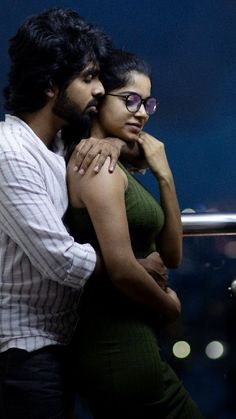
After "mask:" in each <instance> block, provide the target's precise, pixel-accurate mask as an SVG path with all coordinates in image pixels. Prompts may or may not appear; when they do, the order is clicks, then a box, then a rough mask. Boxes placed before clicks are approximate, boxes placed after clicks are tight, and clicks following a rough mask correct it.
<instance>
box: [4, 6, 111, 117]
mask: <svg viewBox="0 0 236 419" xmlns="http://www.w3.org/2000/svg"><path fill="white" fill-rule="evenodd" d="M110 49H111V41H110V39H109V38H108V36H107V35H106V34H105V33H104V32H102V31H100V30H99V29H97V28H95V27H93V26H92V25H90V24H88V23H86V22H85V21H84V20H83V18H81V16H80V15H79V14H78V13H77V12H76V11H74V10H71V9H61V8H52V9H49V10H47V11H45V12H43V13H41V14H39V15H37V16H32V17H29V18H28V19H27V20H26V21H25V23H23V25H22V26H21V27H20V28H19V30H18V31H17V33H16V35H15V36H14V37H13V38H12V39H11V40H10V47H9V55H10V59H11V68H10V73H9V78H8V86H7V87H6V88H5V90H4V94H5V107H6V109H7V110H8V111H10V112H12V113H13V114H15V115H17V114H21V113H22V112H34V111H36V110H38V109H40V108H42V107H43V106H44V105H45V103H46V100H47V97H46V94H45V90H46V89H47V88H49V87H51V86H52V85H53V84H54V85H56V86H57V87H59V88H60V89H63V88H66V86H67V85H68V83H69V82H70V81H71V80H72V79H73V78H74V77H76V76H77V75H78V74H79V73H80V72H81V71H82V70H83V69H84V68H85V67H86V65H87V64H88V63H89V62H92V63H94V64H95V65H96V64H99V65H100V64H101V63H102V61H103V59H105V58H106V56H107V54H108V52H110Z"/></svg>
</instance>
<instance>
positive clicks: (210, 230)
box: [181, 213, 236, 237]
mask: <svg viewBox="0 0 236 419" xmlns="http://www.w3.org/2000/svg"><path fill="white" fill-rule="evenodd" d="M181 220H182V225H183V235H184V237H185V236H219V235H236V213H200V214H197V213H183V214H181Z"/></svg>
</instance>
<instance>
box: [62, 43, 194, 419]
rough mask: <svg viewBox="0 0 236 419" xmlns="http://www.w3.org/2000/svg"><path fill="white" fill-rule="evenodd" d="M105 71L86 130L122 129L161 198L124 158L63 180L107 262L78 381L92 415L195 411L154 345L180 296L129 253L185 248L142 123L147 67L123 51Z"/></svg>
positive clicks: (92, 290) (90, 306)
mask: <svg viewBox="0 0 236 419" xmlns="http://www.w3.org/2000/svg"><path fill="white" fill-rule="evenodd" d="M102 74H103V76H102V78H101V81H102V83H103V85H104V87H105V91H106V96H105V98H104V99H103V101H102V103H101V106H100V110H99V114H98V115H97V117H96V120H95V121H94V123H93V126H92V131H91V135H92V136H93V137H96V138H104V137H108V136H113V137H119V138H122V139H123V140H125V141H126V142H127V143H128V144H130V147H131V148H132V147H135V144H137V143H138V144H139V147H141V150H142V152H143V155H144V160H145V162H146V164H147V165H148V166H149V167H150V169H151V170H152V172H153V174H154V176H155V177H156V179H157V181H158V184H159V189H160V201H161V202H160V204H161V205H159V204H158V203H157V202H156V201H155V199H154V198H153V197H152V196H151V195H150V194H149V193H148V192H147V191H146V190H145V189H144V188H143V187H142V186H141V185H140V184H139V183H138V182H137V181H136V180H135V179H134V178H133V177H132V175H131V174H130V173H129V172H128V171H127V170H126V169H125V167H124V166H123V165H122V164H119V166H118V167H117V168H116V169H115V171H114V173H111V174H108V173H107V167H106V166H107V165H108V164H109V162H107V165H106V164H105V165H104V168H103V169H102V170H101V171H100V173H99V174H96V173H95V172H94V168H95V167H96V161H95V162H94V165H93V167H90V169H89V170H88V171H87V172H86V174H85V175H84V176H79V175H78V178H77V182H76V183H73V182H70V181H69V194H70V202H71V207H72V208H71V209H70V212H69V220H70V227H71V228H72V231H73V234H74V235H75V237H78V240H79V241H80V242H82V241H84V242H87V241H89V242H90V243H92V244H93V246H95V247H96V248H99V249H100V251H101V253H102V256H103V259H104V263H105V266H106V273H104V275H103V276H102V277H100V278H95V277H92V278H91V279H90V280H89V281H88V282H87V284H86V285H85V287H84V293H83V296H82V299H81V305H80V321H79V324H78V328H77V331H76V338H75V343H76V380H77V382H78V384H79V389H80V392H81V393H82V394H84V395H85V397H86V399H87V400H88V402H89V405H90V407H91V410H92V413H93V416H94V418H95V419H98V418H99V419H108V418H109V419H114V418H127V419H128V418H129V419H130V418H135V419H136V418H140V419H141V418H143V419H144V418H145V419H149V418H165V419H167V418H168V419H172V418H176V419H177V418H178V419H184V418H186V419H189V418H190V417H191V418H200V417H202V416H201V414H200V412H199V410H198V408H197V407H196V405H195V404H194V402H193V401H192V400H191V398H190V397H189V395H188V393H187V392H186V391H185V389H184V388H183V387H182V385H181V383H180V382H179V380H178V378H177V377H176V375H175V374H174V372H173V371H172V370H171V368H170V367H169V366H168V365H167V364H166V363H165V362H164V361H163V360H162V359H161V357H160V353H159V343H158V332H159V330H160V327H161V323H162V320H163V321H165V320H173V319H175V318H176V317H177V316H178V315H179V313H180V302H179V299H178V297H177V295H176V294H175V292H174V291H173V290H171V289H170V288H168V287H166V289H162V288H161V287H160V286H159V285H158V284H157V283H156V282H155V281H154V279H153V278H152V277H151V276H150V275H149V274H148V273H147V272H146V271H145V270H144V269H143V267H142V266H141V265H140V264H139V263H138V262H137V260H136V258H144V257H146V256H147V255H149V254H150V253H151V252H153V251H155V250H156V249H157V250H158V251H159V253H160V255H161V257H162V259H163V261H164V263H165V265H166V266H167V267H169V268H172V267H176V266H178V264H179V263H180V260H181V254H182V230H181V221H180V213H179V207H178V202H177V198H176V193H175V187H174V181H173V177H172V173H171V170H170V168H169V165H168V161H167V158H166V155H165V151H164V145H163V144H162V143H161V142H160V141H158V140H156V139H155V138H154V137H152V136H151V135H149V134H147V133H145V132H144V131H143V128H144V125H145V123H146V122H147V120H148V118H149V116H150V115H151V114H153V113H154V112H155V110H156V107H157V102H156V100H155V98H153V97H151V96H150V94H151V80H150V74H149V71H148V68H147V66H146V64H145V63H144V62H143V61H142V60H140V59H139V58H137V57H136V56H134V55H132V54H129V53H126V52H123V51H114V52H113V54H112V55H111V57H110V59H109V62H107V63H106V68H105V70H104V71H103V72H102ZM126 160H127V159H126ZM71 162H73V159H71ZM70 170H72V168H71V169H70V167H69V170H68V173H70Z"/></svg>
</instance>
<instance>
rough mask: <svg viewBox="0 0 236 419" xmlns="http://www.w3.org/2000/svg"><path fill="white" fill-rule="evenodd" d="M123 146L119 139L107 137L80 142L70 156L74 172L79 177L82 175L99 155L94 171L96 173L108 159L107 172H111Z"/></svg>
mask: <svg viewBox="0 0 236 419" xmlns="http://www.w3.org/2000/svg"><path fill="white" fill-rule="evenodd" d="M123 146H124V142H123V141H122V140H120V139H119V138H112V137H111V138H110V137H108V138H104V139H98V138H94V137H90V138H87V139H86V140H81V141H80V143H79V144H78V145H77V146H76V147H75V150H74V152H73V154H72V156H73V159H74V170H75V171H78V172H79V174H80V175H83V174H84V173H85V172H86V170H87V169H88V167H89V165H90V164H91V163H92V161H93V159H94V158H95V157H96V156H98V155H99V158H98V160H97V164H96V167H95V168H94V171H95V172H97V173H98V172H99V171H100V169H101V167H102V166H103V164H104V162H105V160H106V159H107V158H108V157H109V158H110V165H109V172H113V171H114V169H115V166H116V163H117V160H118V158H119V156H120V151H121V149H122V147H123Z"/></svg>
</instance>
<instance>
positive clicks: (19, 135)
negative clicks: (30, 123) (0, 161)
mask: <svg viewBox="0 0 236 419" xmlns="http://www.w3.org/2000/svg"><path fill="white" fill-rule="evenodd" d="M25 137H28V133H27V130H26V129H24V126H23V125H22V124H21V123H20V120H19V118H16V117H13V116H10V115H6V118H5V121H1V122H0V150H1V152H7V151H13V152H14V151H16V152H17V151H18V152H19V151H21V149H22V142H23V140H24V138H25Z"/></svg>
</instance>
